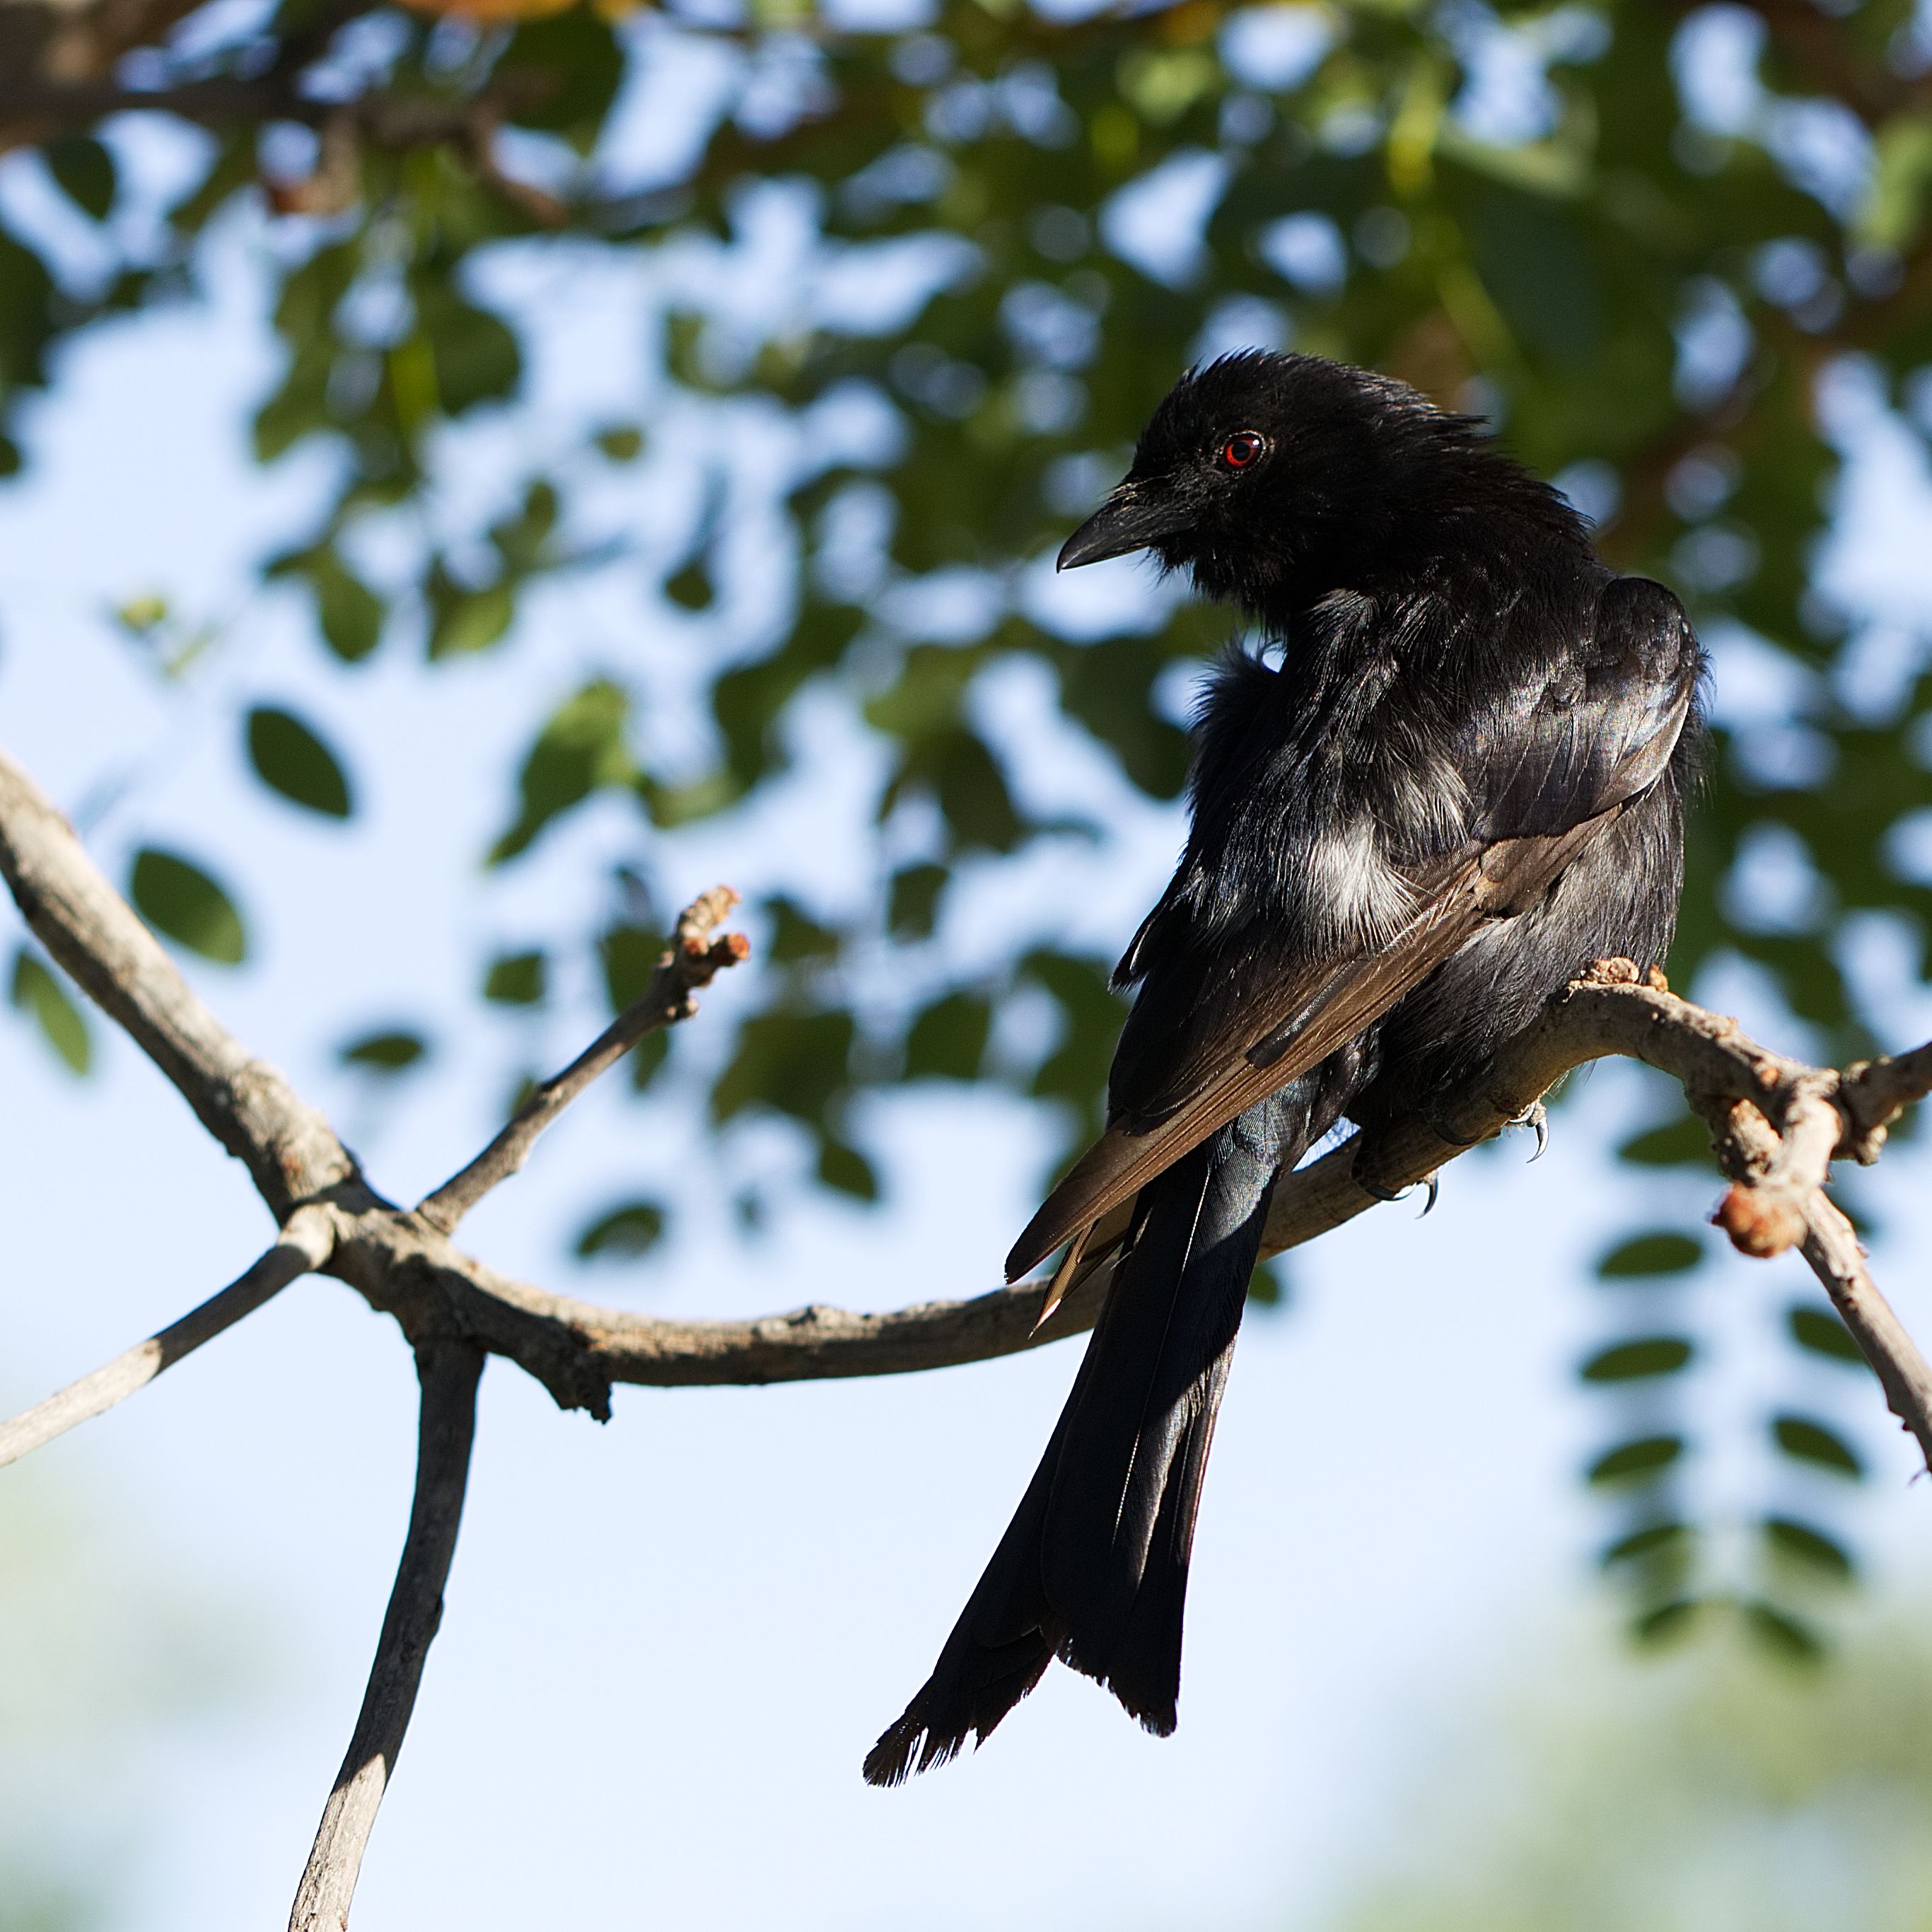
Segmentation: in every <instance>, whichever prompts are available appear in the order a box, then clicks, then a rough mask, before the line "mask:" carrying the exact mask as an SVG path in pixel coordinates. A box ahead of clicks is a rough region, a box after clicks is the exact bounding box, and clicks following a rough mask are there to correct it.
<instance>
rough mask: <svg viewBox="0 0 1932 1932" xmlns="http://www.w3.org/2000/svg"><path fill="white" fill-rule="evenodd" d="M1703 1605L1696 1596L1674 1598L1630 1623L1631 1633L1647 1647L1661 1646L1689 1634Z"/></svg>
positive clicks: (1658, 1647) (1659, 1647)
mask: <svg viewBox="0 0 1932 1932" xmlns="http://www.w3.org/2000/svg"><path fill="white" fill-rule="evenodd" d="M1700 1610H1703V1604H1700V1603H1699V1602H1698V1601H1697V1600H1696V1598H1692V1597H1678V1598H1673V1600H1672V1601H1670V1602H1669V1603H1667V1604H1658V1607H1656V1609H1655V1610H1647V1611H1646V1612H1645V1613H1644V1614H1643V1616H1640V1617H1639V1618H1638V1619H1637V1620H1636V1621H1635V1622H1634V1623H1633V1624H1632V1625H1631V1636H1632V1637H1634V1638H1636V1640H1637V1642H1638V1643H1640V1644H1642V1645H1643V1646H1644V1647H1645V1648H1646V1649H1661V1647H1662V1646H1664V1645H1665V1644H1667V1643H1676V1641H1677V1640H1678V1639H1679V1638H1680V1637H1686V1636H1688V1635H1689V1634H1690V1630H1691V1625H1692V1623H1693V1622H1694V1621H1695V1620H1696V1619H1697V1614H1698V1613H1699V1612H1700Z"/></svg>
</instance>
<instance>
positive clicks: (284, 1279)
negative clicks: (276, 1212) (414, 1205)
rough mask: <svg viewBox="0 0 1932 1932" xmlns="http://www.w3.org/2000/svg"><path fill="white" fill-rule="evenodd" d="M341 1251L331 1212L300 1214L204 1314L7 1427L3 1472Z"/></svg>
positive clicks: (1, 1446)
mask: <svg viewBox="0 0 1932 1932" xmlns="http://www.w3.org/2000/svg"><path fill="white" fill-rule="evenodd" d="M334 1250H335V1217H333V1216H332V1214H330V1213H329V1210H328V1209H326V1208H321V1207H311V1208H301V1209H299V1210H298V1211H297V1212H296V1214H295V1215H294V1216H293V1218H292V1219H291V1220H290V1223H289V1225H288V1226H287V1227H286V1228H284V1229H283V1230H282V1236H281V1240H280V1241H278V1242H277V1243H276V1244H275V1246H274V1247H272V1248H271V1249H269V1250H268V1252H267V1253H266V1254H264V1255H263V1256H261V1257H260V1259H258V1260H257V1262H255V1264H254V1266H253V1267H252V1268H249V1269H248V1271H247V1272H246V1273H245V1274H242V1275H239V1276H238V1277H236V1279H235V1280H233V1281H231V1282H230V1283H229V1284H228V1286H226V1288H224V1289H221V1290H220V1292H219V1293H217V1294H214V1295H210V1296H209V1297H208V1299H207V1300H206V1301H204V1302H203V1303H202V1304H201V1306H200V1307H199V1308H196V1309H193V1310H190V1312H189V1313H187V1314H186V1315H184V1316H182V1317H181V1319H180V1320H179V1321H178V1322H170V1323H169V1325H168V1326H167V1327H166V1328H163V1329H162V1330H161V1331H160V1333H159V1334H154V1335H151V1336H149V1337H148V1339H147V1340H145V1342H142V1343H136V1346H134V1347H133V1348H131V1349H128V1350H127V1352H126V1353H125V1354H124V1355H116V1356H115V1358H114V1359H113V1361H111V1362H107V1363H104V1364H102V1366H101V1367H99V1368H98V1369H96V1370H95V1371H94V1372H93V1373H92V1375H86V1376H82V1377H81V1379H80V1381H78V1382H70V1383H68V1385H67V1387H66V1388H64V1389H62V1390H61V1391H59V1393H58V1394H55V1395H50V1396H49V1397H47V1399H46V1401H44V1402H39V1403H35V1404H34V1406H33V1407H32V1408H31V1409H28V1410H26V1411H25V1412H23V1414H21V1415H17V1416H15V1417H14V1418H13V1421H10V1422H8V1423H5V1424H0V1469H4V1468H5V1466H7V1464H8V1463H17V1462H18V1461H19V1460H20V1458H21V1457H23V1456H25V1455H26V1454H28V1453H29V1452H30V1451H33V1450H35V1449H38V1448H41V1447H42V1446H43V1445H44V1444H46V1443H49V1442H52V1440H53V1439H54V1438H55V1436H65V1434H66V1433H67V1432H68V1430H70V1429H72V1428H74V1427H76V1425H77V1424H80V1423H83V1422H87V1421H92V1419H93V1418H95V1416H97V1415H101V1414H103V1413H104V1412H106V1411H107V1410H108V1409H112V1408H113V1406H114V1405H115V1403H117V1402H124V1401H125V1400H127V1397H129V1396H130V1395H132V1394H133V1393H134V1392H135V1391H136V1389H142V1388H146V1387H147V1385H148V1383H150V1382H152V1381H153V1380H154V1378H155V1377H156V1376H158V1375H159V1374H160V1373H161V1372H162V1370H164V1369H171V1368H172V1367H174V1365H175V1363H177V1362H178V1361H180V1360H181V1358H182V1357H183V1356H184V1355H192V1354H193V1352H195V1350H196V1349H199V1347H200V1346H201V1345H202V1343H204V1342H211V1341H213V1340H214V1338H215V1337H216V1336H217V1335H219V1334H221V1333H223V1331H224V1330H226V1329H229V1328H233V1327H234V1325H236V1322H239V1321H240V1320H241V1319H242V1317H243V1316H245V1315H252V1314H254V1312H255V1311H256V1310H257V1309H258V1308H260V1307H261V1306H262V1305H263V1303H265V1302H266V1301H271V1300H272V1299H273V1298H274V1297H275V1296H276V1295H279V1294H280V1293H281V1292H282V1290H283V1289H285V1288H287V1286H288V1285H289V1283H290V1282H292V1281H296V1280H299V1279H300V1278H301V1277H302V1276H304V1275H305V1274H314V1272H315V1271H316V1270H317V1268H320V1267H321V1266H322V1265H323V1262H326V1261H327V1260H328V1259H329V1256H330V1254H331V1253H332V1252H333V1251H334Z"/></svg>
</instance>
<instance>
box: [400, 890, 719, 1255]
mask: <svg viewBox="0 0 1932 1932" xmlns="http://www.w3.org/2000/svg"><path fill="white" fill-rule="evenodd" d="M737 903H738V895H737V894H736V892H733V890H732V889H731V888H730V886H712V889H711V890H710V891H709V892H706V893H705V894H703V896H702V897H700V898H697V899H694V900H693V901H691V904H689V905H688V906H686V907H685V909H684V910H683V911H682V913H679V915H678V921H677V928H676V932H675V933H674V935H673V939H672V944H671V947H670V950H669V951H668V952H667V953H665V954H664V957H663V958H662V959H660V960H659V961H658V966H657V971H655V973H653V974H652V975H651V981H650V984H649V986H646V988H645V989H644V990H643V992H642V993H641V994H640V995H639V996H638V997H637V998H636V999H634V1000H633V1001H631V1004H629V1005H628V1007H625V1009H624V1010H623V1011H622V1013H619V1015H618V1016H617V1017H616V1019H614V1020H613V1021H612V1022H610V1025H608V1026H607V1027H606V1028H604V1031H602V1032H601V1034H598V1037H596V1039H595V1040H592V1042H591V1043H590V1044H589V1046H587V1047H586V1048H585V1049H583V1052H581V1053H580V1054H579V1055H577V1058H575V1059H574V1060H573V1061H571V1063H570V1064H569V1065H568V1067H565V1069H564V1070H563V1071H562V1073H559V1074H557V1075H556V1076H554V1077H553V1078H552V1079H548V1080H546V1081H545V1082H544V1083H543V1085H541V1087H539V1088H538V1089H537V1090H536V1091H535V1093H534V1094H532V1095H531V1096H530V1097H529V1100H526V1101H525V1102H524V1103H523V1106H521V1107H520V1108H519V1109H517V1113H516V1116H515V1118H514V1119H513V1120H511V1122H510V1124H508V1126H507V1127H505V1128H504V1130H502V1133H499V1135H498V1136H496V1139H494V1140H493V1141H492V1142H490V1145H488V1146H487V1148H484V1150H483V1151H482V1152H481V1154H478V1156H477V1157H476V1158H475V1160H472V1162H470V1163H469V1166H466V1167H465V1168H464V1169H462V1170H461V1172H459V1173H458V1174H456V1175H452V1177H451V1178H450V1179H449V1180H448V1181H445V1182H444V1183H443V1185H442V1186H441V1187H439V1188H438V1189H437V1190H436V1192H435V1193H434V1194H432V1195H431V1196H428V1198H427V1199H425V1201H424V1202H422V1205H421V1206H420V1207H419V1208H417V1210H416V1212H417V1213H418V1214H420V1215H421V1216H422V1217H423V1219H424V1220H425V1221H427V1222H428V1223H429V1224H430V1226H431V1227H433V1228H436V1229H440V1231H441V1232H443V1233H444V1234H446V1235H447V1234H452V1233H454V1232H455V1229H456V1226H457V1223H458V1222H460V1220H462V1219H463V1216H464V1215H466V1214H468V1213H469V1211H470V1209H471V1208H473V1207H475V1205H476V1204H477V1202H479V1201H481V1199H483V1197H484V1195H486V1194H487V1193H489V1192H490V1190H491V1189H492V1188H493V1187H497V1186H498V1185H499V1184H501V1183H502V1182H503V1181H507V1180H508V1179H509V1178H510V1176H511V1175H513V1174H514V1173H516V1172H518V1171H519V1170H520V1169H521V1168H522V1166H523V1163H524V1162H525V1161H526V1160H528V1159H529V1154H530V1150H531V1148H533V1147H534V1146H535V1145H536V1142H537V1136H538V1135H539V1134H541V1133H542V1132H543V1130H544V1128H546V1127H548V1126H549V1125H550V1123H551V1122H552V1121H554V1120H555V1119H556V1117H557V1116H558V1115H559V1114H561V1113H562V1112H563V1110H564V1109H565V1108H566V1107H567V1106H569V1105H570V1103H571V1101H573V1100H575V1099H576V1098H577V1095H578V1094H581V1093H582V1092H583V1090H584V1089H585V1088H586V1087H588V1086H589V1085H590V1083H591V1082H592V1081H593V1080H595V1079H596V1078H597V1077H598V1075H599V1074H601V1073H606V1072H607V1071H608V1070H610V1068H611V1067H614V1066H616V1064H617V1063H618V1061H620V1060H622V1058H623V1057H624V1055H625V1054H627V1053H628V1052H630V1050H631V1048H632V1047H634V1046H636V1045H637V1043H638V1041H639V1040H642V1039H643V1037H644V1036H645V1035H646V1034H649V1033H655V1032H656V1031H657V1030H658V1028H660V1027H667V1026H675V1025H676V1024H677V1022H679V1020H687V1019H690V1017H691V1015H692V1014H693V1013H696V1012H697V1001H696V999H695V998H694V997H693V995H694V994H696V993H697V991H698V990H699V989H700V988H701V987H704V986H709V985H710V983H711V982H712V980H714V979H715V978H716V977H717V976H718V974H719V973H721V971H723V970H724V968H726V967H727V966H735V965H737V964H738V963H739V962H740V961H741V960H743V959H748V958H749V957H750V956H751V944H750V942H749V941H748V940H747V939H746V938H745V936H744V935H743V934H742V933H741V932H731V933H727V934H725V935H724V936H723V937H722V938H718V939H713V938H712V937H711V935H712V932H714V931H715V929H717V927H718V925H719V924H720V923H721V922H722V921H723V920H724V917H725V916H726V915H727V913H729V912H730V910H731V908H732V907H733V906H735V905H736V904H737Z"/></svg>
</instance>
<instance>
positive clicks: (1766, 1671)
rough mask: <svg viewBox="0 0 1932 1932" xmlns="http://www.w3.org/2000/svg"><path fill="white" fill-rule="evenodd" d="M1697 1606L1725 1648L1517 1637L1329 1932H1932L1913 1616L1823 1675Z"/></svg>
mask: <svg viewBox="0 0 1932 1932" xmlns="http://www.w3.org/2000/svg"><path fill="white" fill-rule="evenodd" d="M1705 1615H1706V1616H1707V1617H1708V1618H1709V1619H1710V1620H1711V1621H1712V1622H1713V1623H1714V1624H1715V1625H1718V1632H1717V1634H1718V1635H1719V1637H1721V1639H1728V1641H1726V1640H1721V1641H1719V1642H1718V1643H1715V1644H1713V1645H1712V1646H1710V1647H1709V1649H1708V1650H1707V1651H1706V1653H1705V1654H1704V1655H1703V1656H1701V1657H1700V1658H1698V1659H1697V1661H1696V1663H1695V1664H1692V1663H1691V1661H1689V1660H1688V1658H1674V1659H1672V1660H1670V1661H1668V1662H1667V1663H1665V1664H1664V1665H1663V1666H1662V1667H1661V1668H1654V1669H1652V1670H1646V1671H1644V1672H1643V1673H1637V1672H1634V1671H1633V1670H1631V1668H1630V1667H1628V1664H1625V1665H1622V1666H1617V1665H1613V1664H1610V1663H1608V1662H1607V1660H1605V1659H1604V1657H1603V1655H1602V1653H1601V1651H1598V1652H1596V1653H1595V1655H1592V1656H1590V1657H1587V1658H1586V1657H1577V1658H1570V1659H1567V1660H1565V1665H1566V1667H1564V1668H1561V1669H1558V1668H1556V1667H1554V1665H1555V1660H1553V1659H1548V1658H1546V1659H1544V1660H1542V1661H1541V1663H1539V1662H1538V1661H1536V1653H1535V1650H1534V1649H1533V1648H1532V1647H1530V1646H1522V1645H1518V1646H1516V1647H1515V1649H1514V1652H1513V1655H1512V1667H1511V1678H1510V1679H1509V1681H1508V1685H1507V1687H1506V1688H1502V1690H1501V1691H1499V1693H1498V1694H1496V1697H1495V1707H1494V1708H1492V1709H1487V1710H1485V1711H1484V1712H1481V1713H1480V1714H1478V1713H1476V1712H1468V1711H1465V1712H1458V1713H1457V1721H1456V1724H1455V1727H1454V1737H1453V1746H1454V1748H1453V1751H1444V1750H1441V1749H1439V1750H1438V1751H1436V1752H1434V1753H1430V1752H1425V1753H1424V1759H1423V1762H1422V1763H1421V1765H1420V1766H1418V1768H1417V1770H1416V1773H1415V1785H1416V1789H1415V1795H1414V1799H1413V1801H1412V1802H1407V1803H1404V1802H1402V1800H1401V1799H1397V1804H1398V1805H1399V1807H1400V1809H1399V1811H1398V1813H1397V1815H1399V1816H1400V1817H1403V1818H1404V1819H1405V1820H1409V1821H1411V1823H1412V1826H1413V1829H1404V1830H1403V1831H1402V1832H1397V1833H1388V1832H1378V1833H1377V1835H1376V1845H1375V1854H1374V1861H1373V1871H1374V1876H1373V1878H1371V1879H1367V1881H1365V1882H1363V1883H1362V1884H1361V1885H1359V1886H1358V1887H1355V1888H1352V1896H1351V1897H1350V1900H1349V1903H1347V1904H1346V1905H1345V1906H1343V1907H1342V1908H1341V1909H1340V1910H1338V1911H1337V1912H1334V1913H1333V1914H1332V1915H1324V1916H1323V1917H1322V1921H1321V1924H1322V1932H1553V1928H1555V1927H1562V1932H1928V1928H1932V1838H1928V1837H1927V1834H1926V1832H1925V1829H1924V1820H1925V1817H1926V1814H1927V1809H1928V1808H1932V1649H1928V1648H1927V1644H1926V1642H1925V1640H1924V1635H1923V1633H1922V1631H1921V1628H1920V1627H1919V1626H1920V1624H1921V1622H1922V1610H1921V1611H1919V1612H1918V1613H1915V1615H1914V1616H1913V1617H1912V1619H1911V1620H1910V1621H1909V1622H1900V1623H1894V1624H1891V1625H1882V1626H1876V1627H1873V1626H1870V1625H1866V1626H1864V1627H1861V1628H1858V1630H1857V1631H1856V1633H1855V1635H1853V1636H1852V1637H1851V1638H1850V1639H1849V1640H1848V1641H1847V1642H1846V1643H1845V1644H1844V1645H1843V1646H1842V1650H1841V1656H1840V1658H1839V1660H1838V1667H1837V1668H1835V1669H1834V1670H1830V1671H1829V1672H1820V1671H1818V1670H1811V1669H1807V1668H1805V1667H1804V1666H1803V1665H1802V1664H1801V1663H1798V1662H1796V1661H1793V1662H1792V1663H1787V1664H1783V1665H1781V1664H1778V1662H1777V1661H1775V1660H1769V1659H1766V1658H1765V1657H1764V1656H1763V1654H1762V1651H1761V1649H1760V1646H1757V1645H1756V1644H1751V1645H1749V1646H1746V1645H1742V1644H1740V1643H1737V1642H1736V1641H1735V1639H1736V1637H1737V1636H1738V1635H1739V1634H1740V1633H1741V1631H1742V1629H1744V1628H1751V1627H1752V1626H1753V1625H1754V1623H1755V1622H1756V1620H1755V1619H1751V1618H1750V1617H1748V1616H1745V1617H1740V1616H1737V1615H1736V1614H1735V1613H1725V1612H1724V1611H1721V1610H1716V1609H1712V1610H1708V1611H1706V1613H1705ZM1758 1634H1760V1635H1761V1634H1763V1633H1762V1632H1761V1631H1760V1632H1759V1633H1758ZM1526 1656H1527V1658H1529V1659H1530V1660H1531V1661H1530V1664H1529V1671H1528V1673H1527V1674H1519V1673H1520V1670H1521V1666H1522V1664H1523V1660H1524V1658H1526Z"/></svg>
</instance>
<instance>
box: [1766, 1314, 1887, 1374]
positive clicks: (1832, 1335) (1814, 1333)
mask: <svg viewBox="0 0 1932 1932" xmlns="http://www.w3.org/2000/svg"><path fill="white" fill-rule="evenodd" d="M1784 1319H1785V1322H1786V1323H1787V1325H1788V1326H1789V1327H1790V1330H1791V1339H1792V1340H1793V1341H1794V1342H1796V1343H1797V1344H1798V1346H1799V1347H1800V1348H1801V1349H1809V1350H1810V1351H1811V1352H1812V1354H1814V1355H1825V1356H1828V1357H1829V1358H1830V1359H1831V1360H1832V1361H1835V1362H1849V1363H1852V1364H1854V1365H1855V1366H1856V1367H1858V1368H1861V1369H1862V1368H1864V1367H1867V1366H1868V1364H1867V1362H1866V1361H1865V1358H1864V1352H1863V1351H1861V1349H1860V1348H1859V1347H1858V1344H1857V1343H1855V1341H1853V1340H1852V1331H1850V1330H1849V1328H1846V1326H1845V1325H1844V1324H1843V1322H1841V1321H1840V1320H1839V1319H1838V1316H1835V1314H1833V1313H1832V1311H1831V1310H1830V1309H1829V1308H1811V1307H1806V1306H1805V1304H1802V1302H1801V1303H1800V1304H1799V1305H1798V1306H1797V1307H1795V1308H1793V1309H1791V1310H1790V1311H1789V1312H1788V1313H1787V1314H1786V1316H1785V1318H1784Z"/></svg>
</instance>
